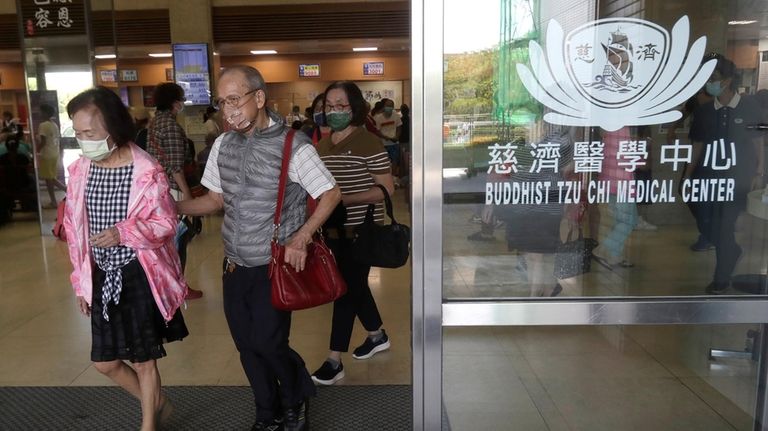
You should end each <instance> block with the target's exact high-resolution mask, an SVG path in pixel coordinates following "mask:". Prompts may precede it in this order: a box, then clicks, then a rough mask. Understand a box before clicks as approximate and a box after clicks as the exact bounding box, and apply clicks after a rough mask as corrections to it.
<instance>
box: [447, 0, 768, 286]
mask: <svg viewBox="0 0 768 431" xmlns="http://www.w3.org/2000/svg"><path fill="white" fill-rule="evenodd" d="M474 5H475V6H473V7H471V8H470V7H467V6H466V4H465V3H464V2H461V1H455V0H447V1H446V2H445V4H444V8H445V13H444V17H445V18H444V58H443V60H444V62H443V66H444V72H443V106H444V111H443V112H444V115H443V147H442V148H443V295H444V297H445V299H446V300H449V301H451V300H465V299H470V300H471V299H490V298H522V297H534V298H552V297H584V296H603V297H605V296H622V297H626V296H696V295H712V294H725V295H744V294H747V295H756V294H764V293H765V292H766V290H765V273H766V266H767V263H766V262H768V250H767V249H766V238H768V236H767V235H768V233H767V232H766V226H767V225H766V218H768V195H766V197H764V194H765V193H764V191H763V190H764V186H765V184H764V181H763V178H764V174H765V173H766V169H765V162H764V158H765V156H764V152H765V151H764V142H763V141H764V138H765V130H766V129H768V128H767V127H766V126H764V124H765V120H766V116H768V97H766V96H768V91H766V87H768V81H767V80H766V77H768V68H767V67H766V66H767V65H768V54H766V53H765V51H766V50H768V43H766V42H765V40H766V39H765V37H766V35H768V27H767V26H766V25H765V24H764V23H765V22H768V21H766V19H768V17H766V16H765V12H764V10H765V5H766V2H763V1H756V2H731V1H727V0H707V1H705V2H700V1H692V0H691V1H677V2H672V3H670V2H667V1H663V0H644V1H639V0H619V1H611V2H594V1H591V0H569V1H554V0H479V3H475V4H474ZM763 60H766V61H763ZM763 93H765V94H763Z"/></svg>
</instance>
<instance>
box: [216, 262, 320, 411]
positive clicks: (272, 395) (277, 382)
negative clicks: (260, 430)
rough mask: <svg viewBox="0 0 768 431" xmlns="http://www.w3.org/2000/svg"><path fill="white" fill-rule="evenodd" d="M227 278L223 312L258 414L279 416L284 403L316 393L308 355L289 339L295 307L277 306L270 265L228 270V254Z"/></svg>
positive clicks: (239, 267) (297, 402)
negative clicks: (270, 279) (273, 304)
mask: <svg viewBox="0 0 768 431" xmlns="http://www.w3.org/2000/svg"><path fill="white" fill-rule="evenodd" d="M223 280H224V314H225V315H226V317H227V324H228V325H229V331H230V333H231V334H232V339H233V340H234V341H235V346H237V350H238V351H239V352H240V362H241V363H242V365H243V370H244V371H245V375H246V376H247V377H248V381H249V382H250V384H251V389H252V390H253V397H254V399H255V402H256V418H257V420H260V421H269V420H271V419H274V418H279V417H280V416H281V415H280V412H281V410H282V409H283V408H287V407H294V406H296V405H297V404H299V403H300V402H301V401H302V400H304V399H305V398H306V397H309V396H313V395H314V394H315V385H314V384H313V383H312V379H311V378H310V377H309V372H307V368H306V366H305V365H304V360H303V359H302V358H301V356H299V354H298V353H296V352H295V351H294V350H293V349H291V348H290V346H289V345H288V336H289V334H290V331H291V313H290V312H288V311H280V310H276V309H275V308H274V307H272V302H271V295H270V291H271V284H270V281H269V276H268V267H267V266H266V265H265V266H258V267H253V268H246V267H242V266H237V267H236V268H235V270H234V271H233V272H227V270H226V260H225V270H224V275H223Z"/></svg>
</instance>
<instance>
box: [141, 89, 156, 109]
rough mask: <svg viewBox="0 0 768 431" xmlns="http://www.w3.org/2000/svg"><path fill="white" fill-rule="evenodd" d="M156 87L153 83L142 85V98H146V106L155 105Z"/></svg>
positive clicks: (152, 106)
mask: <svg viewBox="0 0 768 431" xmlns="http://www.w3.org/2000/svg"><path fill="white" fill-rule="evenodd" d="M154 93H155V87H154V86H153V85H145V86H143V87H141V94H142V98H143V99H144V106H145V107H147V108H154V107H155V98H154Z"/></svg>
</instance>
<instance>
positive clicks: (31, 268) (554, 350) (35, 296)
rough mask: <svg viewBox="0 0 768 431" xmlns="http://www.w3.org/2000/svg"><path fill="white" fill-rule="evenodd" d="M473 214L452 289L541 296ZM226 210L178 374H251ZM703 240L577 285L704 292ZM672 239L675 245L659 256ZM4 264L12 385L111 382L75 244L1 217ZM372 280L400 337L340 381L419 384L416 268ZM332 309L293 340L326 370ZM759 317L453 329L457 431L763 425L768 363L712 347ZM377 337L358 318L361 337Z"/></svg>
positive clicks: (449, 253)
mask: <svg viewBox="0 0 768 431" xmlns="http://www.w3.org/2000/svg"><path fill="white" fill-rule="evenodd" d="M396 202H402V200H401V199H396ZM398 206H402V205H398ZM398 211H399V212H400V213H399V214H398V219H399V220H400V221H401V222H402V221H406V220H407V219H408V217H407V214H405V213H404V209H403V208H398ZM22 216H23V215H22ZM470 216H471V207H469V206H467V207H464V208H463V209H462V210H461V211H456V212H453V213H452V212H450V211H449V212H447V213H446V217H445V222H446V225H445V227H446V240H445V247H446V265H445V270H444V274H445V284H446V295H449V296H451V295H453V296H488V295H493V296H497V295H499V294H503V295H510V294H512V295H516V294H519V295H523V296H524V295H527V292H529V287H528V286H527V285H526V283H525V281H524V277H525V273H524V270H523V269H521V268H519V267H518V265H516V264H514V262H515V261H516V260H515V259H517V258H516V256H514V254H513V253H510V252H508V251H507V250H506V245H505V244H504V243H503V241H502V240H501V239H502V238H503V237H502V234H501V232H502V231H503V230H501V231H500V232H499V233H497V241H496V242H492V243H470V242H468V241H466V240H464V238H465V237H466V235H468V234H470V233H472V232H474V230H475V229H476V225H472V224H471V223H469V222H467V220H468V218H469V217H470ZM220 222H221V218H220V217H208V218H206V220H205V222H204V229H203V234H202V235H201V236H199V237H198V238H196V239H195V240H194V241H193V243H192V244H191V245H190V249H189V261H188V269H187V277H188V279H189V280H190V284H191V285H192V286H194V287H196V288H199V289H202V290H203V291H204V292H205V296H204V298H202V299H201V300H196V301H190V302H189V303H188V308H187V309H186V310H184V316H185V319H186V321H187V325H188V326H189V329H190V333H191V335H190V337H189V338H187V339H186V340H184V341H183V342H180V343H172V344H170V345H168V353H169V355H168V357H167V358H164V359H162V360H161V361H160V368H161V375H162V378H163V383H164V384H167V385H245V384H247V381H246V379H245V376H244V375H243V372H242V369H241V367H240V363H239V359H238V355H237V354H236V351H235V349H234V346H233V344H232V341H231V339H230V336H229V331H228V328H227V325H226V322H225V320H224V315H223V312H222V299H221V281H220V271H221V269H220V268H221V260H222V257H223V256H222V251H221V240H220V236H219V226H220ZM451 223H454V224H451ZM745 229H746V228H744V227H743V225H742V227H741V232H740V235H741V238H742V240H743V241H744V244H748V247H749V250H750V252H753V253H754V252H756V250H757V249H758V245H762V243H763V240H762V236H761V235H762V234H760V235H757V236H756V235H754V234H753V235H746V232H754V230H745ZM691 237H692V235H691V229H690V228H689V227H685V226H680V225H672V226H662V227H661V228H660V230H659V231H657V232H640V233H635V234H633V237H632V241H633V248H632V251H633V253H634V254H633V259H634V261H635V262H636V264H637V267H636V268H635V269H633V270H627V271H623V272H619V273H611V272H608V271H604V270H602V269H600V268H597V269H596V270H595V271H593V272H592V273H590V274H587V275H586V276H584V277H582V278H580V279H576V280H568V281H567V282H564V287H565V290H564V295H569V296H578V295H582V294H587V295H610V294H616V295H626V294H631V295H660V294H667V295H668V294H699V293H700V290H701V288H702V286H703V284H705V283H706V281H708V271H701V270H698V271H695V270H691V269H692V268H706V267H708V266H709V265H711V260H712V255H711V253H710V254H708V253H699V254H693V253H690V252H687V251H686V250H687V249H686V247H687V242H688V241H689V240H690V239H691ZM659 249H661V250H664V251H672V252H671V253H664V254H662V253H654V252H653V251H654V250H659ZM763 259H764V257H763V256H762V255H757V256H751V257H749V258H747V259H744V260H743V261H742V262H741V264H740V265H742V266H740V268H741V269H742V270H759V268H758V267H759V266H760V265H761V262H762V261H763ZM0 262H2V264H1V265H2V266H0V268H1V270H0V295H1V296H0V298H2V299H0V352H3V360H2V361H0V385H25V386H27V385H29V386H36V385H109V384H111V383H110V382H109V381H108V380H107V379H106V378H105V377H103V376H101V375H100V374H99V373H97V372H96V371H95V370H94V368H93V367H92V366H91V364H90V361H89V360H88V351H89V348H90V336H89V334H90V326H89V322H88V320H87V319H85V318H83V317H82V316H80V315H79V314H78V312H77V310H76V308H75V302H74V297H73V295H72V291H71V288H70V287H69V282H68V275H69V271H70V265H69V262H68V259H67V251H66V247H65V245H64V244H63V243H61V242H59V241H57V240H55V239H53V238H52V237H40V236H39V229H38V226H37V223H36V222H35V221H34V220H27V221H23V220H22V221H17V222H14V223H12V224H10V225H6V226H3V227H1V228H0ZM510 262H512V263H513V264H512V265H510ZM648 269H653V271H648ZM371 286H372V288H373V290H374V294H375V296H376V298H377V301H378V303H379V306H380V309H381V312H382V315H383V317H384V320H385V328H386V329H387V332H388V333H389V334H390V335H391V338H392V342H393V346H392V349H391V351H389V352H385V353H382V354H379V355H377V356H376V357H374V358H373V359H371V360H368V361H355V360H353V359H352V358H351V357H349V356H347V357H346V358H345V362H344V364H345V367H346V374H347V377H346V378H345V379H343V380H342V381H341V382H339V383H338V384H345V385H357V384H410V382H411V349H410V339H411V333H410V331H411V329H410V328H411V309H410V300H411V293H410V274H409V269H408V268H407V267H406V268H401V269H397V270H380V269H374V270H373V271H372V274H371ZM516 292H517V293H516ZM330 315H331V308H330V306H325V307H319V308H317V309H312V310H306V311H301V312H297V313H295V314H294V320H293V328H292V339H291V341H292V345H293V346H294V348H296V349H297V350H298V351H299V352H300V353H301V354H302V356H303V357H304V358H305V360H306V362H307V364H308V366H309V367H310V368H314V367H316V366H318V365H319V364H320V363H321V361H322V360H323V358H324V357H325V354H326V349H327V343H328V342H327V338H328V334H329V331H330V327H329V322H330ZM750 328H754V326H749V325H737V326H696V327H690V326H678V327H623V328H622V327H574V328H446V329H445V339H444V401H445V405H446V409H447V411H448V417H449V418H450V421H451V424H452V426H453V429H455V430H464V429H487V430H503V429H515V430H590V431H592V430H646V429H647V430H733V429H736V430H746V429H751V420H750V415H749V413H751V411H752V404H753V403H754V399H755V379H756V378H755V372H756V371H755V368H756V367H755V364H754V363H752V362H751V361H744V360H727V361H719V362H711V361H709V360H708V358H707V351H708V349H709V348H710V347H726V348H732V349H737V350H739V349H743V347H744V337H745V333H746V331H747V329H750ZM363 337H364V332H363V331H362V328H361V327H360V326H359V325H357V327H356V328H355V333H354V335H353V344H354V343H355V342H356V341H355V340H362V339H363Z"/></svg>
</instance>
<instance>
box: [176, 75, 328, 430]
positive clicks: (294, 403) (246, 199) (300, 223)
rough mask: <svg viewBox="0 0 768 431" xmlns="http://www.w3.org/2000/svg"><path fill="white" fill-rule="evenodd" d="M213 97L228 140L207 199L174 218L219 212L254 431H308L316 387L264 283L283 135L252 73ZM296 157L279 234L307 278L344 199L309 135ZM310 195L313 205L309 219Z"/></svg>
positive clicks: (220, 149)
mask: <svg viewBox="0 0 768 431" xmlns="http://www.w3.org/2000/svg"><path fill="white" fill-rule="evenodd" d="M217 87H218V88H217V90H218V91H217V94H218V101H217V105H218V106H219V110H220V111H221V112H222V114H223V115H222V118H223V119H224V120H225V121H227V122H228V123H229V125H230V127H231V131H229V132H227V133H224V134H223V135H221V136H219V137H218V138H217V139H216V142H214V144H213V146H212V147H211V152H210V155H209V156H208V163H207V164H206V168H205V173H204V174H203V179H202V184H203V185H204V186H205V187H207V188H208V190H209V192H208V194H206V195H204V196H202V197H199V198H197V199H193V200H185V201H181V202H179V203H178V208H179V212H181V213H183V214H188V215H205V214H210V213H213V212H216V211H219V210H221V209H224V223H223V224H222V237H223V239H224V254H225V256H226V258H225V261H224V264H223V266H224V277H223V283H224V288H223V291H224V314H225V316H226V318H227V323H228V324H229V329H230V332H231V334H232V338H233V340H234V341H235V345H236V347H237V349H238V351H239V352H240V362H241V364H242V366H243V370H244V371H245V373H246V375H247V376H248V380H249V382H250V383H251V389H252V391H253V395H254V399H255V401H256V424H254V428H253V429H284V430H287V431H299V430H304V429H307V427H308V423H307V417H306V398H308V397H309V396H312V395H314V393H315V389H314V383H313V382H312V380H311V378H310V376H309V372H308V371H307V370H306V367H305V365H304V361H303V360H302V359H301V357H300V356H299V354H298V353H296V352H295V351H293V350H292V349H291V348H290V347H289V345H288V334H289V332H290V325H291V320H290V316H291V314H290V312H287V311H280V310H277V309H275V308H274V307H273V306H272V303H271V301H270V292H271V283H270V279H269V277H268V263H269V261H270V259H271V254H270V247H269V244H270V241H271V237H272V217H273V216H274V211H275V209H274V208H275V202H276V201H277V186H276V184H277V182H278V178H279V176H280V161H281V159H282V149H283V146H284V143H285V139H286V135H287V133H288V130H289V129H288V127H286V125H285V124H284V123H283V119H282V118H281V117H280V116H279V115H278V114H276V113H275V112H272V111H271V110H269V109H267V107H266V104H267V94H266V85H265V84H264V79H263V78H262V76H261V74H260V73H259V71H258V70H256V69H254V68H252V67H250V66H233V67H230V68H228V69H226V70H225V71H224V72H222V74H221V76H220V77H219V81H218V86H217ZM293 148H294V152H293V155H292V157H291V160H290V164H289V167H288V177H289V178H290V180H291V181H290V183H292V184H290V185H289V186H288V187H290V189H288V188H287V190H286V196H288V195H293V199H290V198H289V197H286V200H285V202H286V203H285V205H284V206H283V218H282V220H281V223H282V224H281V231H280V234H281V237H283V236H284V237H285V240H284V244H285V261H286V263H288V264H290V265H292V266H293V267H294V268H296V269H297V270H303V269H304V264H305V261H306V257H307V245H308V244H309V243H310V242H311V241H312V235H313V234H314V233H315V232H317V230H318V229H319V228H320V226H322V224H323V223H324V222H325V220H327V218H328V217H329V216H330V215H331V213H332V212H333V210H334V208H335V207H336V205H337V204H338V203H339V202H340V201H341V191H340V190H339V187H338V186H337V185H336V182H335V180H334V179H333V176H332V175H331V173H330V172H328V170H327V169H326V168H325V165H324V164H323V162H322V161H321V160H320V157H319V156H318V155H317V151H315V148H314V147H313V146H312V143H311V141H310V140H309V138H308V137H307V136H306V135H304V134H302V133H296V134H295V135H294V138H293ZM307 195H309V196H312V197H313V198H315V199H316V200H317V201H318V204H317V208H316V209H315V211H314V212H313V213H312V215H311V216H309V218H306V216H305V208H306V196H307ZM289 202H292V203H289ZM282 241H283V240H282V239H281V242H282ZM281 427H282V428H281Z"/></svg>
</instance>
